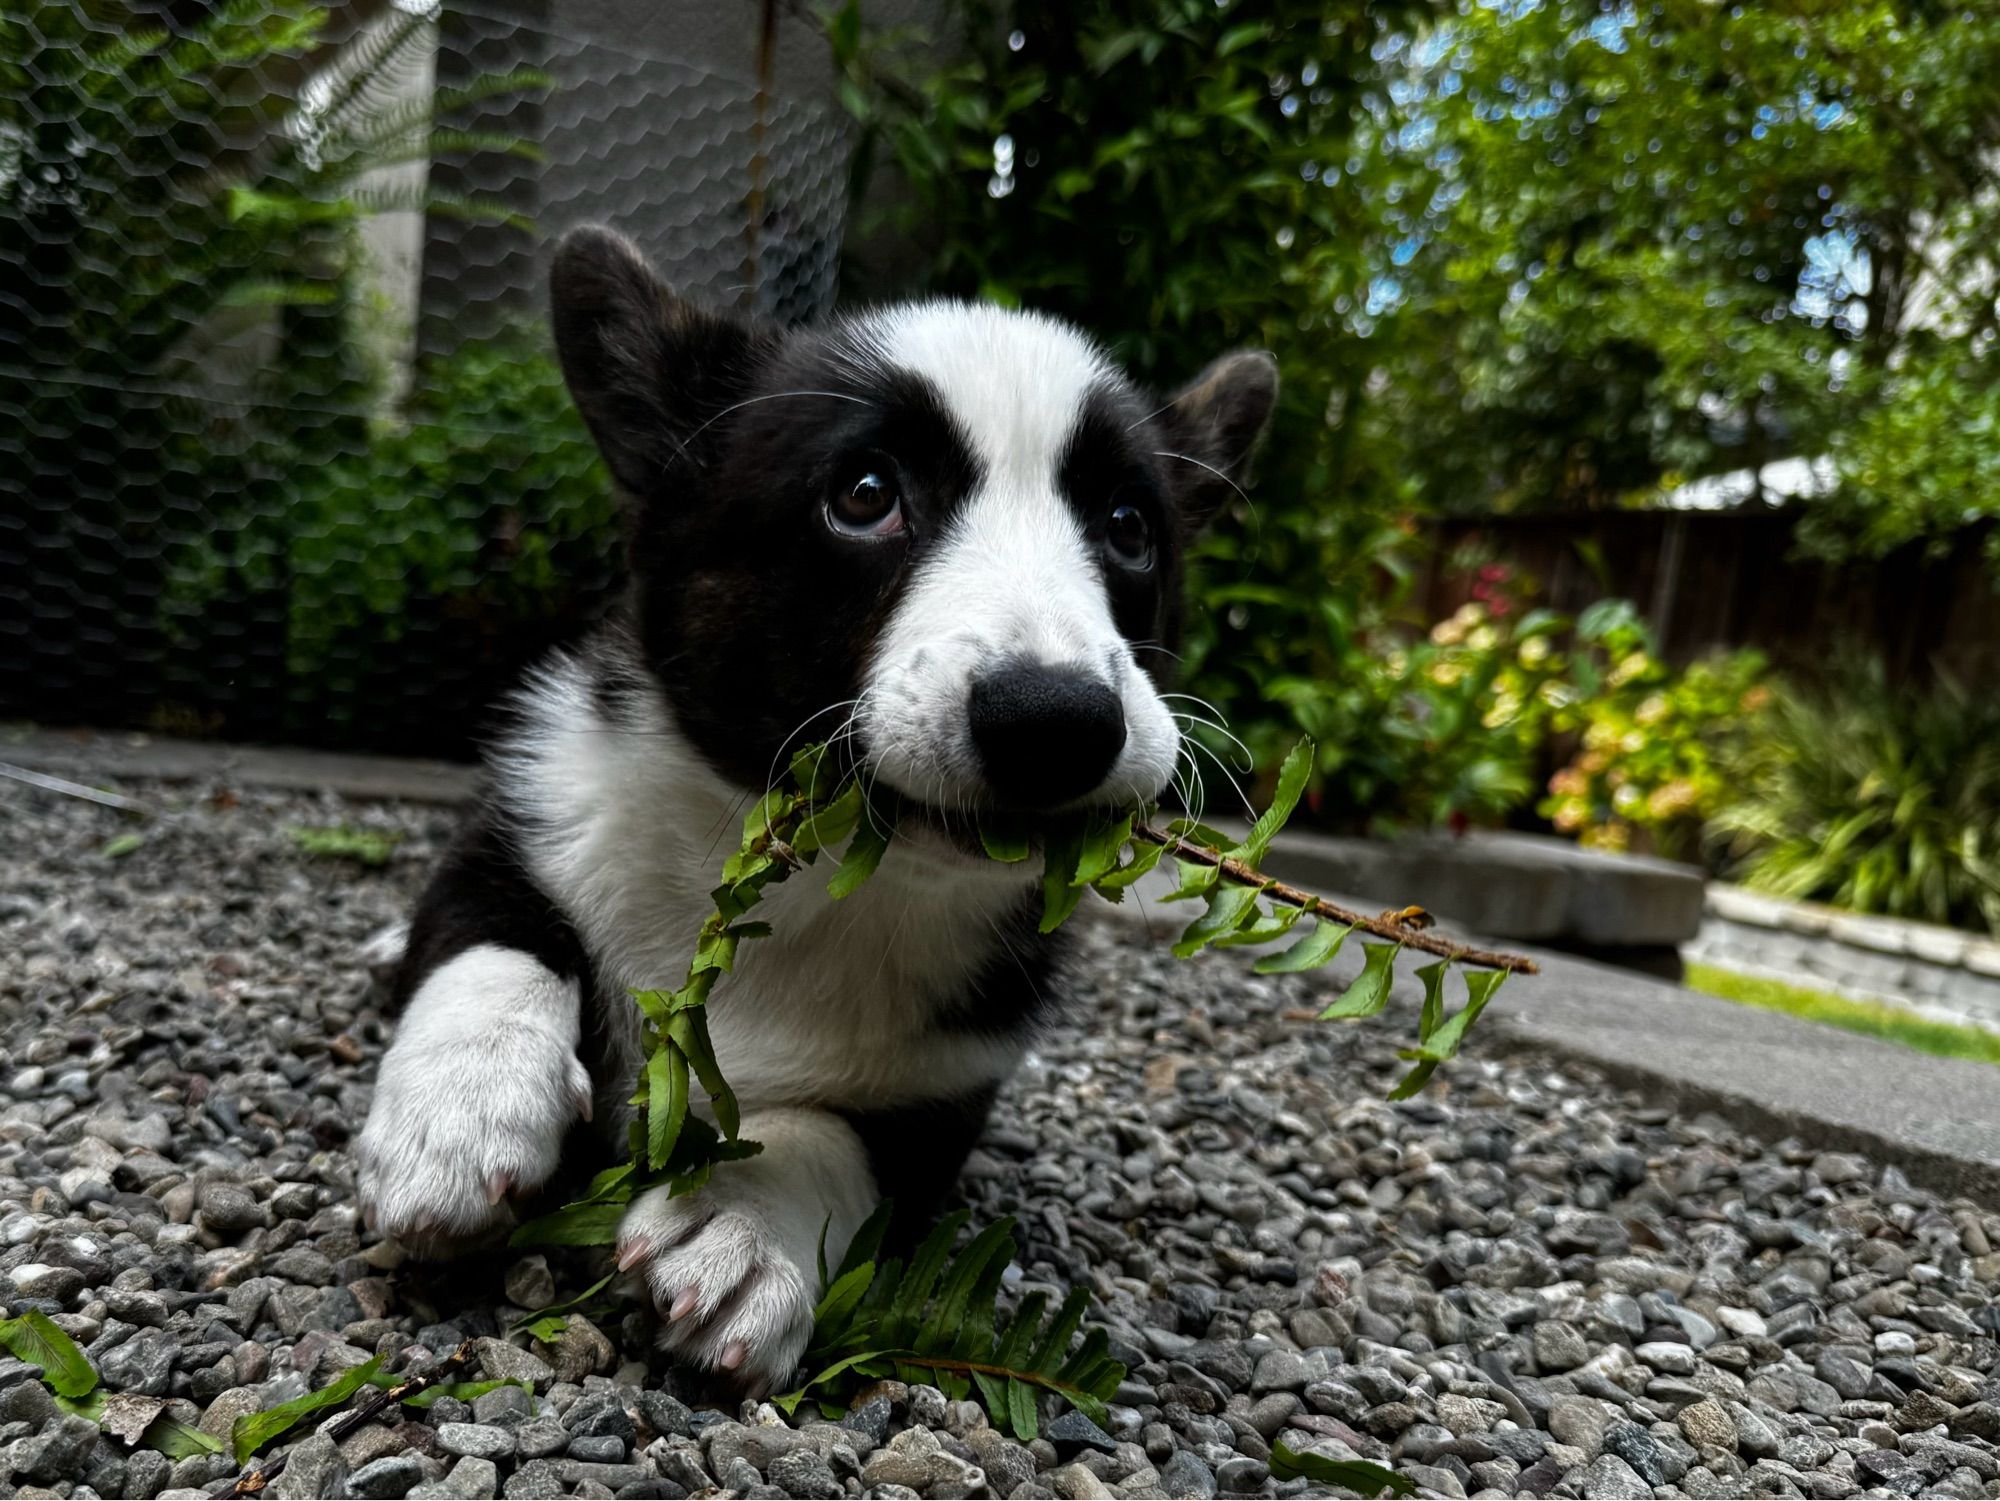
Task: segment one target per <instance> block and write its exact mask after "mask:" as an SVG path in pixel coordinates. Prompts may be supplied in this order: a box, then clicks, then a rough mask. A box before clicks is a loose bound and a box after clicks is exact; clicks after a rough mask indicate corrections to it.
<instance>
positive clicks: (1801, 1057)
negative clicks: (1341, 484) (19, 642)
mask: <svg viewBox="0 0 2000 1501" xmlns="http://www.w3.org/2000/svg"><path fill="white" fill-rule="evenodd" d="M0 763H11V764H13V765H15V766H21V767H27V768H30V769H32V770H35V771H38V772H42V773H45V774H47V775H51V776H57V777H63V778H66V779H68V780H71V781H77V782H84V783H87V784H90V785H93V786H104V785H111V786H113V787H115V786H116V785H117V784H118V783H119V782H121V781H127V780H130V779H135V778H151V777H159V778H167V779H174V780H183V779H192V780H200V781H224V782H234V783H236V784H237V785H240V786H274V787H301V788H329V789H332V790H334V791H337V792H340V793H342V794H344V795H347V796H350V797H359V798H407V799H416V800H421V801H426V802H454V801H460V800H463V799H465V798H466V797H468V796H469V795H470V792H471V788H472V786H473V777H472V773H471V771H470V769H469V768H467V767H464V766H459V765H453V764H450V763H445V762H434V761H414V760H399V759H392V758H385V757H369V756H346V755H337V754H331V753H327V752H319V751H297V750H282V749H259V748H254V747H240V746H216V745H204V744H197V743H192V742H185V741H174V740H166V739H160V738H157V737H149V736H132V735H98V734H84V733H69V732H60V731H47V730H36V729H25V728H0ZM48 795H50V796H56V795H58V794H54V793H51V794H48ZM1169 884H1170V883H1169ZM1140 894H1141V895H1142V897H1143V896H1146V895H1150V896H1151V897H1152V898H1153V899H1152V900H1141V901H1137V902H1132V903H1128V904H1127V906H1126V907H1124V908H1101V909H1099V910H1101V911H1103V912H1104V913H1105V915H1106V917H1107V918H1108V919H1109V920H1112V921H1141V922H1145V923H1147V924H1149V925H1150V926H1152V927H1154V928H1156V929H1158V930H1159V931H1160V932H1162V933H1165V932H1169V931H1172V930H1173V927H1174V926H1175V925H1176V924H1178V923H1181V922H1184V921H1186V920H1187V919H1188V918H1190V917H1192V916H1193V915H1194V912H1193V910H1191V909H1190V908H1189V907H1188V906H1186V905H1185V904H1183V905H1180V906H1175V907H1169V908H1165V909H1161V908H1160V907H1158V906H1157V905H1156V902H1157V898H1158V896H1159V895H1161V894H1162V888H1161V886H1160V885H1158V884H1153V885H1152V886H1150V888H1149V887H1147V886H1142V887H1141V892H1140ZM1328 895H1329V896H1335V895H1336V894H1335V893H1332V892H1329V893H1328ZM1402 895H1403V893H1399V892H1394V891H1379V892H1371V893H1368V894H1366V895H1365V896H1361V897H1353V898H1350V899H1349V900H1350V904H1351V905H1353V906H1355V907H1358V908H1360V909H1362V910H1374V909H1375V908H1379V907H1382V906H1386V905H1389V904H1391V903H1393V902H1396V901H1397V900H1398V899H1399V898H1400V897H1401V896H1402ZM1530 952H1533V953H1535V956H1536V958H1537V959H1538V960H1539V961H1540V962H1541V964H1542V967H1543V973H1542V974H1541V975H1540V976H1538V977H1536V978H1534V979H1529V980H1516V981H1514V982H1512V983H1510V985H1509V986H1508V987H1507V989H1505V990H1504V991H1502V992H1501V996H1500V999H1499V1000H1498V1001H1496V1002H1495V1004H1494V1009H1493V1010H1492V1011H1491V1012H1489V1013H1488V1016H1489V1019H1490V1021H1491V1022H1492V1023H1493V1025H1490V1026H1485V1027H1482V1029H1481V1032H1480V1034H1479V1038H1478V1045H1483V1046H1487V1047H1491V1046H1495V1045H1504V1046H1510V1047H1517V1048H1524V1049H1529V1050H1543V1051H1547V1052H1551V1053H1556V1054H1560V1055H1563V1056H1565V1057H1569V1058H1574V1059H1579V1060H1582V1061H1584V1062H1587V1063H1590V1064H1593V1065H1595V1066H1597V1067H1599V1068H1601V1069H1603V1070H1604V1071H1605V1072H1606V1073H1607V1074H1609V1075H1611V1076H1612V1077H1613V1078H1614V1079H1616V1080H1618V1081H1619V1082H1620V1083H1624V1084H1629V1085H1631V1086H1633V1087H1636V1088H1639V1089H1643V1090H1645V1091H1647V1092H1648V1093H1650V1094H1651V1095H1653V1096H1654V1097H1655V1098H1657V1099H1659V1100H1660V1101H1661V1102H1662V1103H1665V1104H1670V1105H1672V1106H1674V1107H1676V1108H1678V1109H1682V1110H1689V1111H1693V1110H1713V1111H1715V1112H1717V1113H1718V1114H1721V1115H1723V1116H1725V1117H1727V1118H1729V1119H1732V1120H1735V1121H1737V1122H1740V1123H1741V1124H1743V1125H1744V1126H1746V1127H1748V1128H1750V1129H1752V1130H1755V1131H1758V1132H1760V1133H1765V1134H1769V1135H1777V1136H1787V1135H1789V1136H1796V1137H1798V1138H1800V1139H1801V1140H1802V1141H1805V1142H1806V1143H1808V1144H1809V1145H1811V1146H1814V1147H1818V1148H1825V1149H1828V1150H1853V1151H1860V1152H1864V1153H1866V1154H1867V1155H1868V1156H1870V1157H1873V1158H1875V1159H1877V1160H1879V1161H1882V1162H1886V1163H1893V1164H1895V1165H1896V1166H1898V1167H1900V1168H1902V1169H1903V1170H1904V1171H1905V1172H1907V1173H1908V1174H1909V1176H1910V1177H1911V1179H1912V1180H1914V1181H1917V1182H1921V1183H1924V1184H1926V1185H1927V1186H1929V1187H1932V1188H1935V1189H1938V1190H1939V1191H1942V1192H1947V1193H1964V1194H1968V1195H1971V1196H1973V1197H1975V1198H1977V1199H1980V1200H1981V1201H1983V1202H1985V1203H1988V1204H2000V1069H1994V1068H1992V1067H1990V1066H1987V1065H1984V1064H1976V1063H1966V1062H1961V1061H1958V1060H1954V1059H1945V1058H1934V1057H1932V1056H1930V1055H1928V1054H1925V1053H1917V1052H1913V1051H1911V1050H1909V1049H1906V1048H1902V1047H1898V1046H1895V1045H1894V1044H1891V1043H1885V1042H1878V1041H1876V1040H1874V1039H1872V1038H1866V1037H1861V1036H1858V1035H1856V1034H1854V1033H1851V1032H1844V1031H1841V1030H1839V1029H1837V1028H1834V1027H1827V1026H1821V1025H1817V1024H1814V1023H1809V1022H1802V1021H1798V1020H1796V1019H1794V1018H1792V1017H1789V1016H1786V1015H1783V1014H1782V1013H1778V1012H1771V1011H1761V1010H1758V1009H1756V1008H1754V1007H1748V1006H1738V1005H1734V1004H1732V1003H1730V1002H1727V1001H1722V1000H1717V999H1715V998H1713V997H1710V996H1706V995H1701V994H1699V993H1696V992H1694V991H1688V990H1683V989H1680V988H1679V987H1678V986H1674V985H1669V984H1666V983H1664V982H1662V981H1659V980H1654V979H1649V978H1647V977H1645V976H1643V975H1638V974H1634V973H1632V972H1630V971H1627V970H1622V969H1614V968H1610V967H1608V966H1604V965H1598V964H1592V963H1590V962H1588V961H1585V960H1580V959H1573V958H1569V957H1566V956H1563V955H1560V954H1549V953H1545V952H1541V951H1537V950H1530ZM1342 963H1343V965H1344V966H1345V967H1346V968H1352V967H1353V965H1352V964H1351V963H1349V962H1348V961H1347V960H1345V959H1343V961H1342ZM1337 973H1345V969H1343V970H1340V971H1337Z"/></svg>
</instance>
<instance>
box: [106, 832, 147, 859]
mask: <svg viewBox="0 0 2000 1501" xmlns="http://www.w3.org/2000/svg"><path fill="white" fill-rule="evenodd" d="M145 842H146V836H145V835H144V834H120V835H119V836H118V837H117V838H116V839H113V840H111V841H109V842H108V843H106V845H105V846H104V848H103V849H101V850H99V851H98V852H97V853H98V854H99V855H101V856H102V857H103V858H104V859H106V860H122V859H124V858H125V856H127V855H129V854H131V853H132V851H134V850H136V849H138V848H139V846H141V845H142V844H144V843H145Z"/></svg>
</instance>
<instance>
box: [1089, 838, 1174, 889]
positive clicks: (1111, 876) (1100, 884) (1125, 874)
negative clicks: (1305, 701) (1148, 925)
mask: <svg viewBox="0 0 2000 1501" xmlns="http://www.w3.org/2000/svg"><path fill="white" fill-rule="evenodd" d="M1166 853H1167V847H1166V846H1165V845H1164V844H1154V843H1152V842H1151V841H1150V840H1146V841H1134V843H1133V845H1132V858H1131V859H1130V860H1128V861H1126V862H1125V864H1123V865H1121V866H1119V867H1118V868H1117V869H1116V870H1114V871H1111V872H1109V873H1108V874H1106V875H1102V876H1099V877H1098V878H1097V879H1096V880H1095V881H1094V882H1092V883H1091V884H1092V885H1094V886H1095V887H1096V888H1097V890H1098V891H1099V892H1100V893H1103V892H1107V891H1122V890H1123V889H1124V888H1125V887H1127V886H1130V885H1131V884H1132V883H1133V882H1135V881H1137V880H1139V879H1140V878H1141V877H1142V876H1144V875H1146V874H1147V873H1148V872H1150V871H1151V870H1152V868H1153V867H1154V866H1156V865H1158V864H1159V863H1160V861H1161V859H1162V858H1163V857H1164V856H1165V855H1166Z"/></svg>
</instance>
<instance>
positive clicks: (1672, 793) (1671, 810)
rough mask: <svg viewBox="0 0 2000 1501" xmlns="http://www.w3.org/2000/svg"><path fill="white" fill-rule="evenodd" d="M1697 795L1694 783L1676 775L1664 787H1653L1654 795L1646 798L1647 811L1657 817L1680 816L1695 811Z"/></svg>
mask: <svg viewBox="0 0 2000 1501" xmlns="http://www.w3.org/2000/svg"><path fill="white" fill-rule="evenodd" d="M1697 797H1698V794H1697V793H1696V791H1695V785H1694V783H1692V782H1690V781H1689V780H1688V779H1687V778H1686V777H1676V778H1675V779H1674V780H1673V781H1671V782H1669V783H1667V784H1666V785H1665V786H1664V787H1656V788H1654V789H1653V795H1652V796H1651V797H1649V798H1647V799H1646V811H1647V812H1648V813H1650V814H1652V815H1653V817H1655V818H1661V819H1666V818H1678V817H1680V816H1681V815H1682V814H1683V813H1692V812H1693V811H1694V809H1695V802H1696V799H1697Z"/></svg>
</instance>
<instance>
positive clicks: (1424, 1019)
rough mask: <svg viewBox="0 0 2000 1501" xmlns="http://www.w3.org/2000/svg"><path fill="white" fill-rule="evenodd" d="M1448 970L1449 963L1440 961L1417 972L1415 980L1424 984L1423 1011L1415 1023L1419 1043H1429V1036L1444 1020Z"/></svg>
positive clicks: (1448, 961)
mask: <svg viewBox="0 0 2000 1501" xmlns="http://www.w3.org/2000/svg"><path fill="white" fill-rule="evenodd" d="M1450 969H1451V961H1450V960H1449V959H1440V960H1438V962H1437V963H1435V964H1426V965H1425V966H1424V967H1423V968H1422V969H1420V970H1418V971H1417V978H1418V979H1419V980H1422V981H1423V982H1424V1011H1423V1015H1422V1016H1421V1017H1420V1018H1418V1021H1417V1040H1418V1041H1419V1042H1429V1041H1430V1038H1431V1034H1432V1033H1433V1032H1435V1031H1437V1029H1438V1023H1439V1022H1440V1021H1442V1020H1443V1019H1444V977H1445V974H1446V972H1447V971H1449V970H1450Z"/></svg>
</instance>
